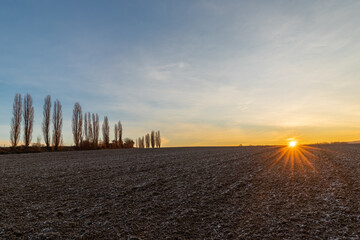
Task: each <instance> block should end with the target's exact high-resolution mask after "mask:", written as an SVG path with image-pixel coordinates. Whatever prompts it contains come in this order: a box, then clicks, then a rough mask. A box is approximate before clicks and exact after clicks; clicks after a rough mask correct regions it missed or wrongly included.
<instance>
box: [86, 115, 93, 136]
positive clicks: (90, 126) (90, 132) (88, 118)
mask: <svg viewBox="0 0 360 240" xmlns="http://www.w3.org/2000/svg"><path fill="white" fill-rule="evenodd" d="M87 122H88V141H89V143H94V134H93V128H92V124H91V113H89V112H88V114H87Z"/></svg>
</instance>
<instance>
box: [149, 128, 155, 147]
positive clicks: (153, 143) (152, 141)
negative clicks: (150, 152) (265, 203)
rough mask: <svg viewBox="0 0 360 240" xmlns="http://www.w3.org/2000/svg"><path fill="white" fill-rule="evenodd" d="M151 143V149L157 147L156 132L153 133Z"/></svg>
mask: <svg viewBox="0 0 360 240" xmlns="http://www.w3.org/2000/svg"><path fill="white" fill-rule="evenodd" d="M150 141H151V147H152V148H154V147H155V132H154V131H151V136H150Z"/></svg>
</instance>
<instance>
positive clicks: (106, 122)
mask: <svg viewBox="0 0 360 240" xmlns="http://www.w3.org/2000/svg"><path fill="white" fill-rule="evenodd" d="M102 134H103V140H104V143H105V146H106V147H109V142H110V127H109V119H108V117H107V116H105V117H104V122H103V125H102Z"/></svg>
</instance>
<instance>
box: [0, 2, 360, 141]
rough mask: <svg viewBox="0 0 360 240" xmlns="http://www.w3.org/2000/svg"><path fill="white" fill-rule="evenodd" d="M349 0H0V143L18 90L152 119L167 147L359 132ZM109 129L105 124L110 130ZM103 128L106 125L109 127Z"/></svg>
mask: <svg viewBox="0 0 360 240" xmlns="http://www.w3.org/2000/svg"><path fill="white" fill-rule="evenodd" d="M359 12H360V2H359V1H357V0H356V1H351V0H347V1H343V0H339V1H332V0H324V1H316V0H311V1H306V0H305V1H276V0H275V1H265V0H264V1H238V0H236V1H231V0H227V1H220V0H217V1H211V0H209V1H202V0H197V1H186V0H174V1H153V0H151V1H140V0H129V1H110V0H109V1H89V0H86V1H70V0H65V1H54V0H46V1H45V0H38V1H20V0H15V1H14V0H4V1H1V3H0V101H1V105H0V144H1V145H4V144H5V145H6V144H9V132H10V122H11V118H12V104H13V99H14V96H15V94H16V93H21V94H22V95H23V96H24V95H25V94H26V93H29V94H31V96H32V98H33V102H34V107H35V122H34V125H35V126H34V131H33V141H36V139H37V137H38V136H40V137H41V138H42V139H43V137H42V132H41V123H42V106H43V102H44V98H45V96H46V95H48V94H50V95H51V96H52V99H53V100H55V99H59V100H60V102H61V104H62V106H63V117H64V126H63V134H64V136H63V138H64V144H65V145H72V144H73V140H72V133H71V117H72V109H73V106H74V104H75V102H79V103H80V105H81V106H82V109H83V112H92V113H98V114H99V116H100V120H102V119H103V117H104V116H108V117H109V120H110V123H111V125H112V126H113V125H114V124H115V122H117V121H118V120H120V121H121V122H122V125H123V129H124V137H129V138H132V139H135V138H137V137H139V136H143V135H145V134H146V133H148V132H150V131H151V130H160V132H161V136H162V143H163V146H165V147H173V146H233V145H235V146H236V145H239V144H243V145H248V144H283V143H285V142H286V141H287V139H290V138H295V139H297V140H298V141H300V142H302V143H316V142H332V141H355V140H360V94H359V89H360V68H359V66H358V65H359V62H360V41H359V40H360V17H359ZM111 130H113V128H112V129H111ZM111 135H112V136H113V131H111Z"/></svg>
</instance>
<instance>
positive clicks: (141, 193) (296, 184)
mask: <svg viewBox="0 0 360 240" xmlns="http://www.w3.org/2000/svg"><path fill="white" fill-rule="evenodd" d="M0 179H1V182H0V238H1V239H359V238H360V146H359V145H355V144H354V145H350V144H329V145H318V146H303V147H295V148H288V147H255V146H254V147H212V148H210V147H209V148H163V149H120V150H98V151H80V152H55V153H51V152H44V153H32V154H10V155H0Z"/></svg>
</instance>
